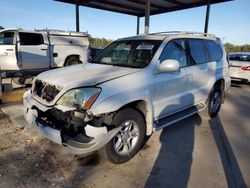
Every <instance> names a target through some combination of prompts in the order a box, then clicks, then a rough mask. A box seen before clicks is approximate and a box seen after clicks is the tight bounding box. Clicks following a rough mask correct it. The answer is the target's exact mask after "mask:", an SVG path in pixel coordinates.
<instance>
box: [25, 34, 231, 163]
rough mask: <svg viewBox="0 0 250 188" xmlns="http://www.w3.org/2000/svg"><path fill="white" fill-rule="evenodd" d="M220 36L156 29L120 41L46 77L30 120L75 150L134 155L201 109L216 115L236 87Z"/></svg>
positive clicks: (34, 94) (30, 101)
mask: <svg viewBox="0 0 250 188" xmlns="http://www.w3.org/2000/svg"><path fill="white" fill-rule="evenodd" d="M230 82H231V80H230V78H229V76H228V63H227V59H226V53H225V50H224V48H223V46H222V44H221V42H220V39H218V38H216V37H215V36H214V35H209V34H204V33H188V32H175V33H171V32H169V33H157V34H150V35H139V36H134V37H129V38H123V39H119V40H117V41H115V42H113V43H111V44H110V45H109V46H108V47H106V48H105V49H104V50H102V51H101V52H100V53H99V54H98V55H97V56H96V57H95V58H94V59H93V60H92V61H90V62H89V63H88V64H82V65H75V66H71V67H65V68H61V69H57V70H52V71H48V72H45V73H42V74H40V75H39V76H38V77H37V78H36V80H35V82H34V84H33V87H32V89H31V90H30V91H27V92H26V93H25V94H24V107H25V117H26V120H27V121H28V122H29V123H30V124H33V125H34V126H35V127H37V128H38V129H39V130H40V131H41V133H42V134H43V135H44V136H45V137H47V138H48V139H49V140H51V141H53V142H55V143H58V144H61V145H63V146H65V147H67V148H68V149H69V150H70V151H71V152H72V153H75V154H84V153H89V152H93V151H96V150H100V149H101V151H102V154H104V156H105V157H106V158H107V159H109V160H110V161H111V162H113V163H122V162H125V161H127V160H129V159H130V158H132V157H133V156H134V155H135V154H136V153H137V152H138V151H139V150H140V148H141V147H142V145H143V143H144V139H145V136H146V135H151V134H152V132H153V131H155V130H158V129H160V128H164V127H166V126H168V125H170V124H172V123H174V122H176V121H179V120H182V119H184V118H186V117H188V116H191V115H193V114H195V113H197V112H199V111H203V114H204V115H206V116H207V117H209V118H212V117H214V116H215V115H217V113H218V111H219V110H220V107H221V104H222V103H223V101H224V98H225V93H226V91H227V89H228V88H229V87H230Z"/></svg>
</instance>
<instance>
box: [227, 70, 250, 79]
mask: <svg viewBox="0 0 250 188" xmlns="http://www.w3.org/2000/svg"><path fill="white" fill-rule="evenodd" d="M229 76H230V77H231V78H232V79H240V80H248V81H250V71H248V72H234V71H229Z"/></svg>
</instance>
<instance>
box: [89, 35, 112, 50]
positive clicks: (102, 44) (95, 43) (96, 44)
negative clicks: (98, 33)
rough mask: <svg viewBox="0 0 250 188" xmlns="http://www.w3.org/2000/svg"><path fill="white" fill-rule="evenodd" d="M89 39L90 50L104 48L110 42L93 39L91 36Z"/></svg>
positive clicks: (103, 39) (102, 39)
mask: <svg viewBox="0 0 250 188" xmlns="http://www.w3.org/2000/svg"><path fill="white" fill-rule="evenodd" d="M88 37H89V46H90V47H92V48H104V47H105V46H107V45H109V44H110V43H111V42H112V40H109V39H105V38H94V37H92V36H91V35H89V36H88Z"/></svg>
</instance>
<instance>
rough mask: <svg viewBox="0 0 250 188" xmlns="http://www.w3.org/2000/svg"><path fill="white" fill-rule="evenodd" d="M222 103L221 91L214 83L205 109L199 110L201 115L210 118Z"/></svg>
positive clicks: (215, 113)
mask: <svg viewBox="0 0 250 188" xmlns="http://www.w3.org/2000/svg"><path fill="white" fill-rule="evenodd" d="M221 104H222V91H221V88H220V87H219V86H218V85H215V86H214V87H213V88H212V90H211V92H210V94H209V97H208V99H207V101H206V109H205V110H203V111H201V113H200V114H201V115H202V116H204V117H206V118H208V119H211V118H213V117H215V116H216V115H217V114H218V113H219V111H220V107H221Z"/></svg>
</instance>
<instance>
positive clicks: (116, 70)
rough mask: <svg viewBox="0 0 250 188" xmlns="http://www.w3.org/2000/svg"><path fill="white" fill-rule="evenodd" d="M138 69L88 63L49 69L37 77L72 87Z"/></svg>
mask: <svg viewBox="0 0 250 188" xmlns="http://www.w3.org/2000/svg"><path fill="white" fill-rule="evenodd" d="M138 71H140V69H134V68H124V67H118V66H111V65H101V64H90V63H87V64H80V65H74V66H69V67H64V68H59V69H55V70H51V71H47V72H44V73H41V74H39V75H38V76H37V79H39V80H42V81H45V82H47V83H50V84H52V85H58V86H62V87H64V88H65V87H67V88H69V87H71V88H72V87H83V86H93V85H97V84H99V83H101V82H105V81H108V80H111V79H115V78H117V77H122V76H125V75H128V74H132V73H135V72H138Z"/></svg>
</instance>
